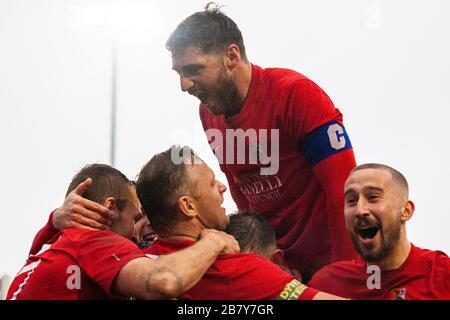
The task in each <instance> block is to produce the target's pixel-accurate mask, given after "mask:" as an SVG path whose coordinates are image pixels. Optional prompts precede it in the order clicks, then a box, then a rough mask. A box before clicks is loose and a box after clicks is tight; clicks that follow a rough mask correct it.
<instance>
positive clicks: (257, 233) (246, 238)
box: [225, 210, 277, 259]
mask: <svg viewBox="0 0 450 320" xmlns="http://www.w3.org/2000/svg"><path fill="white" fill-rule="evenodd" d="M229 218H230V222H229V224H228V226H227V228H226V229H225V232H227V233H228V234H230V235H232V236H234V237H235V238H236V240H237V241H238V242H239V246H240V247H241V253H255V254H258V255H261V256H264V257H266V258H269V259H270V254H271V253H272V252H273V250H274V249H275V248H276V247H277V243H276V239H275V231H274V230H273V228H272V226H271V225H270V224H269V223H268V222H267V220H266V219H265V218H264V217H263V216H262V215H260V214H259V213H257V212H253V211H250V210H244V211H239V212H238V213H235V214H232V215H230V216H229Z"/></svg>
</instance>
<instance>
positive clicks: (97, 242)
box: [73, 230, 145, 296]
mask: <svg viewBox="0 0 450 320" xmlns="http://www.w3.org/2000/svg"><path fill="white" fill-rule="evenodd" d="M73 240H76V243H77V244H78V246H79V247H78V248H77V250H78V253H77V261H78V262H79V264H80V265H79V267H80V268H81V269H82V271H83V272H84V273H86V275H87V276H88V277H89V278H90V279H91V280H92V281H93V282H95V283H96V284H97V285H99V286H100V287H101V288H102V290H103V291H105V292H106V293H108V294H109V295H111V296H113V295H114V292H111V291H112V286H113V284H114V280H115V278H116V276H117V274H118V273H119V271H120V270H122V268H123V267H124V266H125V265H126V264H127V263H128V262H130V261H131V260H134V259H136V258H141V257H145V255H144V253H143V252H142V251H141V250H140V249H139V248H138V247H137V246H136V245H135V244H134V243H133V242H131V241H130V240H128V239H126V238H124V237H122V236H119V235H117V234H115V233H113V232H111V231H100V230H82V231H80V232H79V233H77V235H76V239H73Z"/></svg>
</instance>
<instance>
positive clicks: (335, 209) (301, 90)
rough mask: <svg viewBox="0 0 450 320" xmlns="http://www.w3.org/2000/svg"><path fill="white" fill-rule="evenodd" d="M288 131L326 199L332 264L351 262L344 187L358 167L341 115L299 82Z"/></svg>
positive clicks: (324, 96)
mask: <svg viewBox="0 0 450 320" xmlns="http://www.w3.org/2000/svg"><path fill="white" fill-rule="evenodd" d="M288 100H289V101H288V104H287V108H286V110H285V116H284V120H285V124H286V129H287V131H288V133H289V135H290V136H291V137H293V139H295V141H296V142H297V143H298V146H299V150H300V151H301V152H302V154H303V155H304V156H305V158H306V159H307V161H308V163H309V165H310V166H311V168H312V172H313V174H314V176H315V178H316V179H317V181H318V182H319V184H320V185H321V186H322V188H323V190H324V192H325V196H326V210H327V211H326V212H327V216H328V233H329V236H330V243H331V261H332V262H335V261H339V260H343V259H351V258H354V257H355V256H356V251H355V250H354V248H353V245H352V243H351V241H350V237H349V236H348V234H347V230H346V228H345V222H344V183H345V180H346V179H347V177H348V174H349V173H350V171H351V170H352V169H353V168H354V167H355V166H356V161H355V156H354V153H353V148H352V145H351V142H350V139H349V137H348V135H347V132H346V130H345V127H344V126H343V123H342V114H341V113H340V112H339V110H338V109H336V108H335V107H334V105H333V102H332V101H331V99H330V98H329V97H328V95H327V94H326V93H325V92H324V91H323V90H322V89H321V88H320V87H319V86H318V85H316V84H315V83H314V82H312V81H311V80H308V79H305V80H299V81H297V82H296V83H295V84H294V86H293V87H292V88H291V90H290V95H289V99H288Z"/></svg>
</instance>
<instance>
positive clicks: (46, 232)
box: [29, 211, 59, 255]
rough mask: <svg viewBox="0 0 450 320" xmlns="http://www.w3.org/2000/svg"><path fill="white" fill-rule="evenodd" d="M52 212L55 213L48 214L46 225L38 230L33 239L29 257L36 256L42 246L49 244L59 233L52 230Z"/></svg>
mask: <svg viewBox="0 0 450 320" xmlns="http://www.w3.org/2000/svg"><path fill="white" fill-rule="evenodd" d="M54 212H55V211H53V212H52V213H50V217H49V219H48V221H47V224H46V225H45V226H44V227H43V228H42V229H41V230H39V232H38V233H37V234H36V236H35V237H34V239H33V243H32V245H31V249H30V252H29V255H35V254H37V253H38V252H39V251H40V250H41V248H42V246H43V245H44V244H46V243H47V242H49V241H50V240H51V239H52V238H53V237H54V236H55V235H56V234H57V233H58V232H59V231H58V230H57V229H55V228H54V226H53V223H52V222H53V214H54Z"/></svg>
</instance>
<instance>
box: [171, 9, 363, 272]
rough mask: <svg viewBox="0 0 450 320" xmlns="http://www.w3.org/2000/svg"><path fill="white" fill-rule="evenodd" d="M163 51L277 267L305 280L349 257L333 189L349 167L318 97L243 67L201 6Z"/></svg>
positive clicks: (240, 46)
mask: <svg viewBox="0 0 450 320" xmlns="http://www.w3.org/2000/svg"><path fill="white" fill-rule="evenodd" d="M167 48H168V49H169V50H170V52H171V54H172V68H173V69H174V70H175V71H176V72H177V73H178V74H179V77H180V86H181V89H182V91H185V92H188V93H189V94H191V95H193V96H195V97H197V98H198V99H199V100H200V102H201V103H200V109H199V112H200V119H201V121H202V124H203V128H204V130H205V133H206V135H207V137H208V142H209V143H210V146H211V148H212V149H213V152H214V153H215V155H216V157H217V158H218V160H219V164H220V168H221V170H222V171H223V172H224V173H225V175H226V177H227V180H228V184H229V186H230V191H231V195H232V197H233V199H234V201H235V202H236V204H237V207H238V209H239V210H244V209H250V210H253V211H257V212H260V213H261V214H263V215H264V216H265V217H266V218H267V220H268V221H269V223H270V224H271V225H272V226H273V228H274V229H275V231H276V235H277V242H278V246H279V247H280V248H281V249H283V251H284V252H285V254H286V264H287V265H288V266H289V267H290V268H293V269H297V270H299V271H300V272H301V273H302V274H304V275H305V277H306V278H309V277H310V276H312V274H313V273H314V272H315V271H317V270H319V269H320V268H321V267H323V266H325V265H327V264H329V263H330V262H333V261H338V260H343V259H348V258H352V257H354V256H355V255H356V253H355V251H354V249H353V247H352V245H351V241H350V239H349V238H348V235H347V234H346V232H345V223H344V217H343V214H342V212H343V191H342V190H343V185H344V181H345V178H346V177H347V175H348V173H349V172H350V170H351V169H352V168H354V167H355V165H356V163H355V158H354V154H353V148H352V144H351V142H350V139H349V137H348V134H347V132H346V129H345V127H344V125H343V117H342V114H341V112H340V111H339V110H338V109H337V108H335V106H334V105H333V102H332V101H331V99H330V98H329V97H328V95H327V94H326V93H325V92H324V91H323V90H322V89H321V88H320V87H319V86H318V85H317V84H316V83H314V82H313V81H311V80H310V79H308V78H307V77H306V76H304V75H302V74H300V73H298V72H296V71H293V70H289V69H282V68H267V69H263V68H261V67H259V66H257V65H255V64H251V63H250V62H249V61H248V59H247V55H246V52H245V46H244V40H243V38H242V35H241V32H240V30H239V28H238V27H237V25H236V23H235V22H234V21H233V20H232V19H230V18H229V17H228V16H227V15H225V14H224V13H223V12H222V11H221V10H220V8H219V7H217V6H216V5H214V4H211V3H210V4H208V5H207V7H206V8H205V10H204V11H200V12H196V13H194V14H192V15H191V16H189V17H187V18H186V19H185V20H183V21H182V22H181V23H180V24H179V25H178V26H177V27H176V29H175V30H174V31H173V32H172V34H171V35H170V38H169V39H168V41H167ZM230 133H231V135H230ZM235 134H236V135H239V134H241V135H245V137H244V139H245V143H243V144H242V145H239V144H238V142H236V141H237V140H238V139H237V138H236V136H235ZM268 150H272V151H273V152H272V153H271V156H270V158H269V157H268V154H269V152H268ZM237 153H241V154H242V155H245V161H240V160H239V158H238V156H237V155H236V154H237ZM250 158H252V159H253V160H250ZM269 165H270V166H269Z"/></svg>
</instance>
